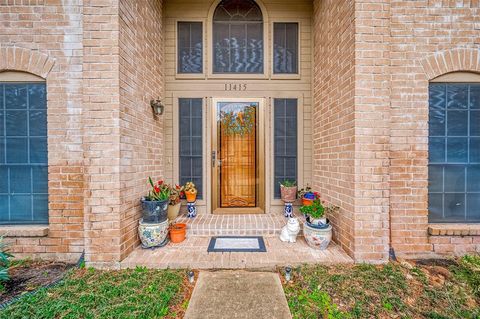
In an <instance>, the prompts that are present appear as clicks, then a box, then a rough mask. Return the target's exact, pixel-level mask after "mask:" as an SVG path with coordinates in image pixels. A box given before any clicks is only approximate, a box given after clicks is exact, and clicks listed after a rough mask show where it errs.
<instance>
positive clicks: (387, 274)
mask: <svg viewBox="0 0 480 319" xmlns="http://www.w3.org/2000/svg"><path fill="white" fill-rule="evenodd" d="M479 261H480V258H479V257H472V256H469V257H464V258H463V259H460V260H458V263H456V262H453V263H451V264H452V265H450V266H437V265H421V264H416V265H412V266H409V265H406V264H405V263H404V264H403V265H402V264H399V263H389V264H386V265H382V266H374V265H366V264H360V265H335V266H319V265H314V266H302V267H299V268H297V269H295V271H294V277H293V281H292V282H290V283H284V289H285V294H286V296H287V301H288V305H289V307H290V310H291V312H292V315H293V317H294V318H302V319H309V318H312V319H313V318H329V319H330V318H332V319H335V318H431V319H440V318H474V319H480V295H479V289H480V281H479V279H480V277H479V275H480V267H479V265H480V263H479Z"/></svg>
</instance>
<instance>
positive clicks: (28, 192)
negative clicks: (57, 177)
mask: <svg viewBox="0 0 480 319" xmlns="http://www.w3.org/2000/svg"><path fill="white" fill-rule="evenodd" d="M46 223H48V167H47V99H46V87H45V83H0V224H46Z"/></svg>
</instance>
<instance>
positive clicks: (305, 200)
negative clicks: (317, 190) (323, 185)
mask: <svg viewBox="0 0 480 319" xmlns="http://www.w3.org/2000/svg"><path fill="white" fill-rule="evenodd" d="M297 196H298V198H301V199H302V205H304V206H309V205H312V203H313V200H314V199H315V194H314V193H313V192H312V188H311V187H310V186H308V184H307V186H306V187H305V188H302V189H300V190H299V191H298V193H297Z"/></svg>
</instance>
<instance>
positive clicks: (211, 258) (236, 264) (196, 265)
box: [120, 236, 353, 269]
mask: <svg viewBox="0 0 480 319" xmlns="http://www.w3.org/2000/svg"><path fill="white" fill-rule="evenodd" d="M209 240H210V237H204V236H190V237H188V238H187V239H186V240H185V241H184V242H182V243H180V244H172V243H169V244H168V245H167V246H165V247H162V248H157V249H154V250H151V249H142V248H141V247H137V249H135V250H134V251H133V252H132V253H131V254H130V255H129V256H128V257H127V258H126V259H124V260H123V261H122V262H121V265H120V267H121V268H133V267H135V266H145V267H148V268H192V269H212V268H213V269H240V268H249V269H271V268H274V267H275V266H287V265H292V266H295V265H301V264H336V263H353V260H352V259H351V258H350V257H349V256H348V255H347V254H346V253H345V252H344V251H343V250H342V249H341V248H340V247H339V246H338V245H336V244H335V243H331V244H330V245H329V247H328V249H327V250H324V251H318V250H314V249H311V248H310V247H309V246H307V244H306V242H305V240H304V239H303V237H298V239H297V242H296V243H284V242H282V241H281V240H280V239H278V237H277V236H267V237H264V240H265V246H266V248H267V252H265V253H209V252H207V246H208V243H209Z"/></svg>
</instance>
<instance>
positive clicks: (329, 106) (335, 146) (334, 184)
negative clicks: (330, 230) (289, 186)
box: [312, 0, 355, 255]
mask: <svg viewBox="0 0 480 319" xmlns="http://www.w3.org/2000/svg"><path fill="white" fill-rule="evenodd" d="M354 9H355V7H354V5H353V3H352V2H351V1H334V0H326V1H324V0H322V1H315V2H314V66H313V72H314V73H313V78H314V81H313V90H314V92H313V96H314V106H313V110H312V114H313V119H312V121H313V123H312V127H313V178H312V180H313V188H314V189H315V190H319V191H320V192H321V195H322V198H324V199H325V200H327V201H328V202H331V203H333V204H335V205H338V206H339V207H341V210H340V212H339V214H338V215H336V216H328V217H329V218H330V219H331V221H332V223H333V224H334V227H335V228H334V236H335V240H336V241H337V242H338V243H340V244H341V246H342V247H343V248H344V249H345V250H346V251H347V252H348V253H349V254H350V255H353V253H354V245H355V239H354V231H353V229H354V212H355V190H354V185H355V184H354V182H355V176H354V174H355V171H354V154H355V136H354V134H355V129H354V125H355V123H354V120H355V114H354V88H355V87H354V72H355V69H354V62H355V61H354V58H355V52H354V50H355V48H354V44H355V34H354Z"/></svg>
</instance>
